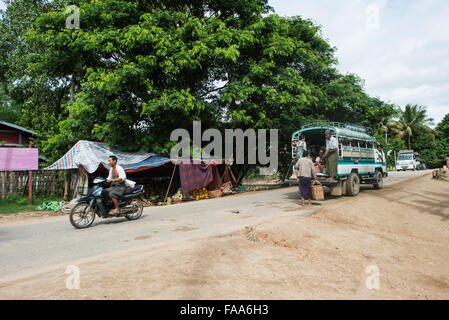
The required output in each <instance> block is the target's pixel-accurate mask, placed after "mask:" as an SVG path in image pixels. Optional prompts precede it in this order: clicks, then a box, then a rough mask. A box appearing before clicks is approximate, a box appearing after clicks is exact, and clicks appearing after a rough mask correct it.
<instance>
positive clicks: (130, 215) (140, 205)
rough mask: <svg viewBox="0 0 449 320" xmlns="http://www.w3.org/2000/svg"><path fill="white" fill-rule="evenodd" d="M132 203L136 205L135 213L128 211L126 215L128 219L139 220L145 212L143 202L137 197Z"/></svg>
mask: <svg viewBox="0 0 449 320" xmlns="http://www.w3.org/2000/svg"><path fill="white" fill-rule="evenodd" d="M131 205H132V206H133V207H134V212H133V213H128V214H126V215H125V217H126V219H128V220H137V219H139V218H140V217H141V216H142V213H143V203H142V200H140V199H139V198H135V199H133V200H132V201H131Z"/></svg>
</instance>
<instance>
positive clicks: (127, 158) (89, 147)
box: [44, 140, 170, 173]
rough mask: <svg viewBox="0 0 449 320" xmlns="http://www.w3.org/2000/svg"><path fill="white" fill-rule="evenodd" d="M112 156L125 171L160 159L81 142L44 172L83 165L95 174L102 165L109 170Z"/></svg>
mask: <svg viewBox="0 0 449 320" xmlns="http://www.w3.org/2000/svg"><path fill="white" fill-rule="evenodd" d="M111 155H115V156H116V157H117V158H118V164H120V165H121V166H122V167H123V168H124V169H125V171H126V170H127V168H132V169H136V168H137V167H139V166H138V164H139V163H140V162H143V161H145V160H147V159H149V158H151V157H153V156H157V157H160V156H158V155H156V154H154V153H142V152H141V153H128V152H122V151H119V150H115V149H112V148H110V147H109V145H108V144H106V143H102V142H92V141H86V140H80V141H78V142H77V143H76V144H75V145H74V146H73V147H72V148H71V149H70V150H69V151H68V152H67V153H66V154H65V155H64V156H63V157H62V158H61V159H59V160H58V161H56V162H55V163H53V164H52V165H51V166H49V167H47V168H45V169H44V170H64V169H77V168H78V166H79V165H82V166H83V167H84V169H86V171H87V172H88V173H93V172H95V171H96V170H97V169H98V166H99V165H100V164H102V165H103V166H104V167H105V168H106V169H109V166H108V158H109V156H111ZM168 161H170V159H168V158H164V160H163V161H161V165H162V163H166V162H168ZM158 163H159V162H158ZM155 166H157V165H155Z"/></svg>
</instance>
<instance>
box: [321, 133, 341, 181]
mask: <svg viewBox="0 0 449 320" xmlns="http://www.w3.org/2000/svg"><path fill="white" fill-rule="evenodd" d="M324 135H325V136H326V151H325V152H324V156H323V157H324V158H325V159H326V173H327V174H328V175H329V176H331V177H332V178H333V179H336V178H337V176H338V169H337V166H338V142H337V138H335V137H334V136H332V132H331V131H330V130H326V131H325V132H324Z"/></svg>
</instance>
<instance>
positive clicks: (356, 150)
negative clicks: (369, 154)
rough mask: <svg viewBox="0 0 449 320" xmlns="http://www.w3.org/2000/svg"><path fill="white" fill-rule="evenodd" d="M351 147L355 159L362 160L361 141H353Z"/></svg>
mask: <svg viewBox="0 0 449 320" xmlns="http://www.w3.org/2000/svg"><path fill="white" fill-rule="evenodd" d="M351 146H352V157H353V158H360V157H361V154H360V146H359V141H358V140H353V141H352V142H351Z"/></svg>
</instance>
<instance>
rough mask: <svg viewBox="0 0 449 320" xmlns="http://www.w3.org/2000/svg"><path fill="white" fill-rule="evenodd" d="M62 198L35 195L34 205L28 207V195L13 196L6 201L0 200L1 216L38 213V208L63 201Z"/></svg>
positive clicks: (58, 196)
mask: <svg viewBox="0 0 449 320" xmlns="http://www.w3.org/2000/svg"><path fill="white" fill-rule="evenodd" d="M61 200H62V196H60V195H54V196H50V197H46V196H36V195H33V204H32V205H31V206H29V205H28V195H27V196H22V195H18V194H16V195H13V196H10V197H8V198H6V199H4V200H0V214H11V213H18V212H31V211H37V210H36V208H37V207H38V206H40V205H42V204H43V203H44V202H45V201H58V202H59V201H61Z"/></svg>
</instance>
